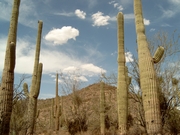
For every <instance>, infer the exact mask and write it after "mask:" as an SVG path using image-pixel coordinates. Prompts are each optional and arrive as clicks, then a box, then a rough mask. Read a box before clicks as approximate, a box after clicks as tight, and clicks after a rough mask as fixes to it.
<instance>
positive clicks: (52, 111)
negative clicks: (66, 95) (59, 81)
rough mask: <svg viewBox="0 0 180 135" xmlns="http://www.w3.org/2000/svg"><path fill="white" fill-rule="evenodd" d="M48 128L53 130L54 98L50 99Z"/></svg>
mask: <svg viewBox="0 0 180 135" xmlns="http://www.w3.org/2000/svg"><path fill="white" fill-rule="evenodd" d="M50 128H51V129H52V130H54V98H52V99H51V110H50Z"/></svg>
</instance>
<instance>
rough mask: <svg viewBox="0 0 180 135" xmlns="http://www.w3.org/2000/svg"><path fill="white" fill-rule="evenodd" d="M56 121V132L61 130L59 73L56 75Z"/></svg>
mask: <svg viewBox="0 0 180 135" xmlns="http://www.w3.org/2000/svg"><path fill="white" fill-rule="evenodd" d="M55 108H56V119H55V120H56V121H55V128H56V131H58V130H59V114H60V112H59V111H60V110H59V95H58V73H57V74H56V107H55Z"/></svg>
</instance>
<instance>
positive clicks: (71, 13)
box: [54, 12, 74, 17]
mask: <svg viewBox="0 0 180 135" xmlns="http://www.w3.org/2000/svg"><path fill="white" fill-rule="evenodd" d="M54 15H61V16H66V17H71V16H74V13H73V12H61V13H59V12H56V13H54Z"/></svg>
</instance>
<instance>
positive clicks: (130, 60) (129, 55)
mask: <svg viewBox="0 0 180 135" xmlns="http://www.w3.org/2000/svg"><path fill="white" fill-rule="evenodd" d="M125 57H126V62H132V61H134V60H133V57H132V53H131V52H126V53H125Z"/></svg>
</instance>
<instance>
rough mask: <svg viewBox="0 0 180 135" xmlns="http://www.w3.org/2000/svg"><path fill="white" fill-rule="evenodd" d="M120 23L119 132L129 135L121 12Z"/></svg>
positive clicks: (118, 17) (121, 134)
mask: <svg viewBox="0 0 180 135" xmlns="http://www.w3.org/2000/svg"><path fill="white" fill-rule="evenodd" d="M117 23H118V37H117V38H118V58H117V62H118V80H117V105H118V126H119V127H118V132H119V134H120V135H126V134H127V116H128V106H127V105H128V99H127V83H126V74H125V53H124V16H123V13H121V12H119V13H118V15H117Z"/></svg>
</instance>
